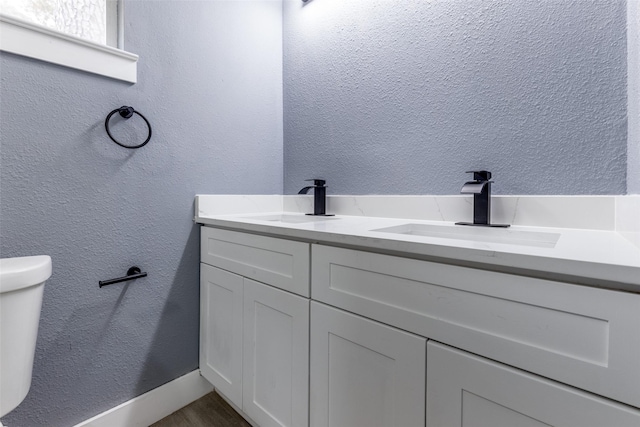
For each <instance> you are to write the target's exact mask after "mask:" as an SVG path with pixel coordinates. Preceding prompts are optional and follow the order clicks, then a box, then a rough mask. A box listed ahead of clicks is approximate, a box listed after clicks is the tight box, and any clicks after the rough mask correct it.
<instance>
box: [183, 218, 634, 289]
mask: <svg viewBox="0 0 640 427" xmlns="http://www.w3.org/2000/svg"><path fill="white" fill-rule="evenodd" d="M196 215H197V216H196V218H195V221H196V222H197V223H200V224H204V225H211V226H216V227H223V228H227V229H234V230H238V231H248V232H253V233H261V234H268V235H272V236H279V237H283V238H294V239H303V240H308V241H311V242H319V243H326V244H333V245H339V246H349V247H357V248H362V249H365V250H366V249H371V250H376V251H382V252H392V253H394V254H407V255H409V256H417V257H421V258H426V259H436V260H438V259H439V260H443V259H444V260H447V262H451V263H454V264H456V263H458V264H463V265H477V264H482V265H485V266H488V267H490V268H493V269H497V270H506V271H514V270H516V271H519V272H522V273H523V274H531V275H535V276H538V277H543V278H550V279H560V280H567V281H570V282H574V283H580V284H586V285H590V286H602V287H607V288H613V289H621V290H626V291H631V292H640V248H638V247H637V246H635V245H634V244H632V243H631V242H630V241H629V240H627V239H625V238H624V237H623V236H622V235H621V234H619V233H618V232H616V231H603V230H584V229H567V228H546V227H524V226H512V227H510V228H508V229H486V228H478V227H465V226H459V225H454V223H453V222H446V221H424V220H422V221H421V220H415V219H398V218H378V217H365V216H346V215H337V216H335V217H327V219H324V218H323V217H309V216H305V215H304V214H300V213H291V212H262V213H259V214H234V215H207V214H203V213H202V212H200V213H197V214H196ZM278 219H280V220H278ZM297 221H300V222H297ZM406 224H412V225H414V226H413V227H414V229H417V230H418V232H420V227H423V228H426V231H424V233H425V234H430V235H412V234H402V233H392V232H382V231H376V230H379V229H384V228H389V227H398V226H403V225H406ZM434 227H435V228H434ZM403 229H407V227H399V229H398V231H406V230H403ZM462 229H464V231H459V230H462ZM440 230H442V234H440ZM467 230H468V231H467ZM430 231H436V233H438V234H440V236H439V237H436V236H435V234H434V233H431V232H430ZM460 233H462V235H460ZM476 234H479V235H480V236H484V235H486V236H488V238H487V239H486V240H483V239H482V237H479V236H476V237H473V235H476ZM556 239H557V241H556ZM490 240H492V241H490ZM501 240H502V241H501Z"/></svg>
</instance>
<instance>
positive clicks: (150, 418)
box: [75, 369, 213, 427]
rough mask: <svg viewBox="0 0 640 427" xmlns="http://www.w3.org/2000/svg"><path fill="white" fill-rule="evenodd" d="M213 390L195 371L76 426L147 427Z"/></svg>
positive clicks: (198, 371)
mask: <svg viewBox="0 0 640 427" xmlns="http://www.w3.org/2000/svg"><path fill="white" fill-rule="evenodd" d="M211 391H213V386H212V385H211V384H210V383H209V382H208V381H207V380H205V379H204V378H203V377H202V376H200V370H199V369H196V370H195V371H193V372H190V373H188V374H186V375H183V376H181V377H180V378H176V379H175V380H173V381H171V382H169V383H167V384H164V385H162V386H160V387H158V388H155V389H153V390H151V391H149V392H147V393H145V394H143V395H140V396H138V397H135V398H133V399H131V400H129V401H127V402H124V403H123V404H121V405H118V406H116V407H115V408H111V409H109V410H108V411H105V412H103V413H101V414H98V415H96V416H95V417H93V418H90V419H88V420H86V421H83V422H81V423H80V424H77V425H76V426H75V427H148V426H150V425H151V424H153V423H155V422H157V421H160V420H161V419H163V418H164V417H166V416H167V415H170V414H172V413H174V412H175V411H177V410H178V409H180V408H182V407H184V406H187V405H188V404H189V403H191V402H193V401H195V400H198V399H199V398H201V397H202V396H204V395H205V394H207V393H209V392H211Z"/></svg>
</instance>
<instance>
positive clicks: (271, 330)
mask: <svg viewBox="0 0 640 427" xmlns="http://www.w3.org/2000/svg"><path fill="white" fill-rule="evenodd" d="M243 369H244V375H243V377H244V386H243V390H244V395H243V411H244V412H245V413H246V414H247V415H248V416H249V417H250V418H251V419H252V420H254V421H255V422H256V423H257V424H258V425H260V426H261V427H269V426H291V427H304V426H307V425H308V419H309V300H308V299H306V298H301V297H299V296H296V295H293V294H291V293H289V292H284V291H281V290H278V289H275V288H272V287H270V286H267V285H263V284H262V283H257V282H254V281H252V280H249V279H244V363H243Z"/></svg>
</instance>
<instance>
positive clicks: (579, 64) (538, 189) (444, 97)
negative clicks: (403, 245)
mask: <svg viewBox="0 0 640 427" xmlns="http://www.w3.org/2000/svg"><path fill="white" fill-rule="evenodd" d="M626 69H627V61H626V3H625V1H624V0H589V1H586V0H544V1H530V0H510V1H490V2H489V1H484V0H441V1H437V0H433V1H427V0H369V1H366V2H365V1H362V0H313V1H311V2H309V3H307V4H306V5H304V6H303V4H302V2H300V1H297V0H289V1H287V2H286V3H285V11H284V114H285V130H284V164H285V179H284V189H285V193H288V194H289V193H294V192H296V191H297V190H298V189H299V188H301V187H302V186H303V185H304V182H303V179H305V178H312V177H323V178H326V179H327V180H328V185H329V187H330V188H329V192H330V193H333V194H375V193H378V194H457V193H458V192H459V190H460V187H461V185H462V183H463V182H464V181H465V179H466V178H468V175H466V174H465V173H464V172H465V171H467V170H470V169H474V168H485V169H488V170H491V171H493V172H494V177H495V180H496V184H495V186H494V189H495V191H496V193H499V194H624V193H625V190H626V173H627V164H626V152H627V120H626V119H627V117H626V114H627V111H626V102H627V99H626V97H627V86H626Z"/></svg>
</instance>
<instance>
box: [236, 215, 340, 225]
mask: <svg viewBox="0 0 640 427" xmlns="http://www.w3.org/2000/svg"><path fill="white" fill-rule="evenodd" d="M247 218H248V219H255V220H257V221H272V222H285V223H289V224H304V223H308V222H319V221H328V220H335V219H338V218H336V217H334V216H312V215H302V214H300V215H287V214H276V215H265V216H252V217H247Z"/></svg>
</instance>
